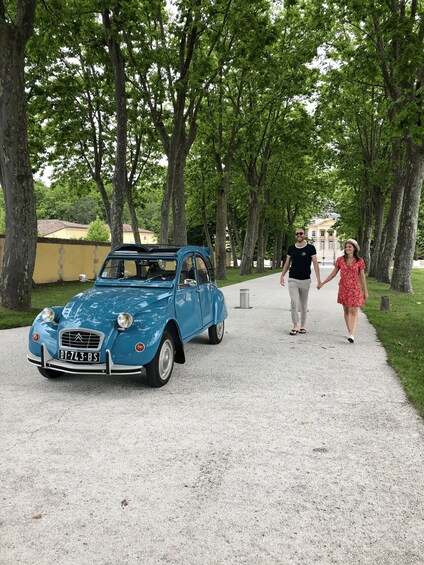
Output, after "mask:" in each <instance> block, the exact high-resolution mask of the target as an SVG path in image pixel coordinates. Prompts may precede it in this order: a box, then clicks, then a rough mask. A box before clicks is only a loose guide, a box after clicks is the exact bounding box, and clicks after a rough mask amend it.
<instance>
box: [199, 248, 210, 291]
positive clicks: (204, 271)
mask: <svg viewBox="0 0 424 565" xmlns="http://www.w3.org/2000/svg"><path fill="white" fill-rule="evenodd" d="M196 266H197V274H198V276H199V284H205V283H208V282H209V281H210V276H209V272H208V268H207V267H206V263H205V262H204V260H203V259H202V257H199V256H198V255H197V256H196Z"/></svg>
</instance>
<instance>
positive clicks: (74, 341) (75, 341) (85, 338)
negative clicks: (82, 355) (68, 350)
mask: <svg viewBox="0 0 424 565" xmlns="http://www.w3.org/2000/svg"><path fill="white" fill-rule="evenodd" d="M101 339H102V335H101V334H99V333H94V332H90V331H87V330H67V331H63V332H62V333H61V335H60V341H61V347H72V348H73V349H75V348H77V349H99V348H100V343H101Z"/></svg>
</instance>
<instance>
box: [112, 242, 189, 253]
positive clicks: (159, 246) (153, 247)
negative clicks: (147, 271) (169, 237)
mask: <svg viewBox="0 0 424 565" xmlns="http://www.w3.org/2000/svg"><path fill="white" fill-rule="evenodd" d="M181 247H183V246H182V245H171V244H166V243H155V244H153V243H152V244H150V245H141V244H139V243H123V244H121V245H118V246H117V247H115V248H114V249H113V250H112V253H155V252H158V251H159V252H164V253H176V252H177V251H179V250H180V249H181Z"/></svg>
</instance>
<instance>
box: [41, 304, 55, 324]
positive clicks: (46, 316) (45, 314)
mask: <svg viewBox="0 0 424 565" xmlns="http://www.w3.org/2000/svg"><path fill="white" fill-rule="evenodd" d="M41 318H42V319H43V320H44V322H46V323H49V322H54V310H53V309H52V308H48V307H47V308H44V310H43V311H42V312H41Z"/></svg>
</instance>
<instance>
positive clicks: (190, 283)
mask: <svg viewBox="0 0 424 565" xmlns="http://www.w3.org/2000/svg"><path fill="white" fill-rule="evenodd" d="M184 284H185V285H186V286H196V285H197V282H196V281H195V280H194V279H184Z"/></svg>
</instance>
